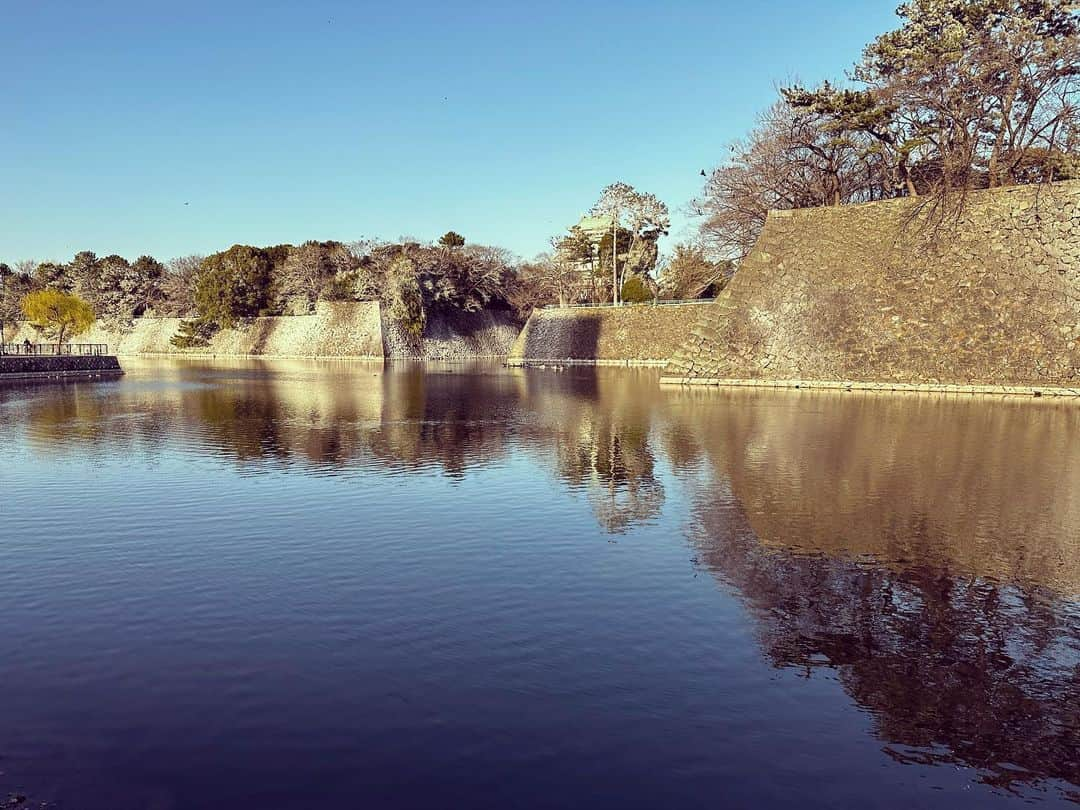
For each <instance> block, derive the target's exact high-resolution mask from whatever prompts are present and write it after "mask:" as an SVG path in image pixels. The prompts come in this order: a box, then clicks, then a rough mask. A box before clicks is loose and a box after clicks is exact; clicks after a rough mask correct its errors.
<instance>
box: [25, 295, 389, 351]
mask: <svg viewBox="0 0 1080 810" xmlns="http://www.w3.org/2000/svg"><path fill="white" fill-rule="evenodd" d="M179 328H180V319H179V318H138V319H136V320H135V322H134V323H133V324H132V325H131V326H130V327H126V328H124V329H122V330H117V329H109V328H103V327H102V325H101V324H100V323H99V324H95V326H94V328H93V329H91V330H90V332H88V333H87V334H85V335H81V336H80V337H79V338H78V340H79V342H81V343H105V344H108V346H109V350H110V351H112V352H115V353H116V354H119V355H136V354H200V355H228V356H265V357H359V358H378V359H381V358H382V356H383V348H382V323H381V320H380V317H379V304H378V302H375V301H372V302H362V303H345V302H341V303H331V302H320V303H319V305H318V307H317V309H316V312H315V314H314V315H287V316H279V317H265V318H254V319H252V320H251V321H249V322H247V323H244V324H242V325H240V326H238V327H237V328H235V329H222V330H221V331H220V332H218V333H217V334H216V335H214V337H213V338H212V339H211V340H210V343H209V345H208V346H202V347H198V348H194V349H178V348H176V347H175V346H173V345H172V343H171V342H170V341H171V340H172V338H173V336H174V335H175V334H176V333H177V330H178V329H179ZM24 337H28V338H29V339H30V340H35V336H34V334H33V330H31V329H29V328H28V327H23V329H22V330H21V331H20V332H19V334H18V335H17V336H16V339H15V342H16V343H18V342H21V341H22V340H23V338H24Z"/></svg>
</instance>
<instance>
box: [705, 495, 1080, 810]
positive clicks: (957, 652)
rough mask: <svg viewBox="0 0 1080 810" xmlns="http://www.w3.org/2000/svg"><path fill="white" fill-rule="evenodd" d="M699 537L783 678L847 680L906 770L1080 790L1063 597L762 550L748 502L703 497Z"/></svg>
mask: <svg viewBox="0 0 1080 810" xmlns="http://www.w3.org/2000/svg"><path fill="white" fill-rule="evenodd" d="M699 507H700V508H699V512H698V526H697V527H696V528H695V529H694V530H692V534H691V540H692V542H693V543H694V544H695V545H696V546H697V547H698V549H699V554H700V557H699V559H700V562H701V564H703V565H704V566H706V567H707V568H708V569H709V570H710V571H712V572H713V573H714V574H715V575H716V576H717V577H718V578H719V579H721V580H723V581H725V582H727V583H729V584H731V585H732V586H733V587H734V588H736V589H737V591H738V593H739V595H740V596H741V597H742V598H743V599H744V600H745V602H746V603H747V605H748V607H749V608H750V611H751V613H752V614H753V616H754V617H755V619H756V621H757V623H758V635H759V638H760V641H761V645H762V648H763V652H764V654H765V655H766V656H767V657H768V658H769V660H771V661H772V663H773V664H774V665H775V666H778V667H794V668H798V669H800V670H805V671H806V672H810V671H812V670H814V669H817V668H821V667H828V668H831V669H834V670H835V671H836V672H837V674H838V676H839V681H840V683H841V684H842V685H843V687H844V689H845V691H847V692H848V694H849V695H850V696H851V698H852V699H853V700H854V701H855V702H856V703H857V704H858V705H859V706H860V707H862V708H863V709H865V710H867V711H869V712H870V713H871V714H872V716H873V717H874V726H875V729H874V730H875V733H876V735H877V736H878V737H879V738H880V739H881V740H882V741H883V742H884V743H885V744H886V747H885V751H886V753H888V754H889V755H890V756H892V757H893V758H894V759H897V760H898V761H901V762H903V761H909V762H915V763H959V764H963V765H967V766H970V767H973V768H976V769H977V770H978V771H979V772H980V774H981V779H982V780H983V781H986V782H988V783H990V784H993V785H997V786H999V787H1002V788H1007V789H1011V788H1015V787H1016V786H1018V785H1019V784H1021V783H1031V784H1038V783H1040V782H1043V780H1065V781H1067V782H1071V783H1073V784H1076V783H1078V782H1080V759H1077V756H1076V752H1077V751H1080V714H1078V713H1077V711H1076V707H1077V706H1078V705H1080V670H1077V668H1076V658H1077V656H1080V646H1078V644H1080V642H1078V639H1077V634H1078V633H1080V626H1078V621H1080V618H1078V616H1077V615H1076V613H1075V608H1073V609H1072V610H1070V608H1069V607H1068V605H1067V604H1066V603H1063V602H1062V601H1060V600H1057V599H1055V598H1053V597H1051V596H1047V595H1043V594H1039V593H1037V592H1033V591H1025V590H1021V589H1020V588H1017V587H1012V586H999V585H996V584H993V583H990V582H987V581H984V580H979V579H971V578H968V577H963V576H959V575H956V574H953V573H951V572H950V571H949V569H948V568H942V569H938V568H918V569H910V570H900V571H897V570H894V569H890V568H884V567H877V566H869V565H860V564H859V563H858V562H856V561H853V560H850V559H843V558H837V557H832V556H828V555H805V554H795V553H790V552H784V551H780V550H778V549H775V548H774V549H769V548H768V547H765V546H762V545H761V544H760V543H759V542H758V541H757V539H756V538H755V537H754V533H753V532H752V531H750V529H749V527H748V526H747V525H746V523H745V521H744V519H743V516H742V514H741V510H740V508H739V506H738V503H737V502H733V503H724V502H723V500H722V499H716V498H715V495H714V493H709V495H708V496H707V497H704V498H702V499H701V501H700V504H699Z"/></svg>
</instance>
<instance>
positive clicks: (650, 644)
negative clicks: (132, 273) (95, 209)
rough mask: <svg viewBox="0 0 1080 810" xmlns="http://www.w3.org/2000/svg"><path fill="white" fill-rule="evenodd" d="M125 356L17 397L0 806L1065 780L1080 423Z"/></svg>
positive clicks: (763, 395) (2, 443)
mask: <svg viewBox="0 0 1080 810" xmlns="http://www.w3.org/2000/svg"><path fill="white" fill-rule="evenodd" d="M128 370H129V373H128V375H127V376H126V377H125V378H123V379H122V380H119V381H116V382H105V383H98V384H85V383H79V384H66V385H36V386H20V387H8V388H0V458H2V459H3V463H2V466H0V486H2V487H3V494H2V495H0V498H2V500H0V506H2V507H3V521H4V525H5V535H6V536H5V539H4V542H3V544H2V545H0V571H2V572H0V609H2V610H3V611H4V614H5V615H6V616H7V617H8V621H7V623H6V625H5V627H4V629H3V633H2V634H0V642H2V643H3V644H4V646H5V648H7V649H12V650H19V655H18V656H15V657H11V656H9V657H8V658H7V659H6V660H5V661H4V662H3V663H2V664H0V678H2V679H3V682H4V683H5V684H6V686H7V688H8V693H9V701H10V703H11V705H12V706H16V705H17V706H18V707H19V708H18V709H12V711H11V718H10V722H9V729H10V730H9V731H8V732H7V733H6V735H0V754H3V755H5V756H7V757H8V758H9V763H10V764H11V767H10V769H9V774H10V775H11V778H13V779H17V780H19V781H18V785H15V784H13V785H12V787H13V789H14V788H15V787H16V786H27V787H29V788H32V789H33V790H34V792H35V795H36V794H37V793H40V794H42V798H49V797H50V796H54V797H57V798H65V797H70V796H71V795H73V792H81V791H86V790H88V789H89V788H90V786H99V787H100V786H102V785H113V786H115V788H112V789H109V790H104V789H103V792H102V793H101V795H100V796H98V795H97V794H94V798H93V799H92V800H91V801H90V802H89V803H88V804H86V805H85V806H92V807H96V806H102V807H104V806H110V807H111V806H119V807H123V806H145V802H146V801H157V802H159V803H164V804H165V806H168V802H173V803H181V804H182V803H184V802H185V801H190V799H191V797H192V796H193V795H195V794H193V793H192V792H191V791H192V790H194V789H195V788H196V787H197V788H198V789H199V790H204V791H208V792H209V793H211V794H213V795H215V796H220V797H222V799H223V800H225V801H232V802H234V803H238V802H239V803H243V802H251V801H256V800H257V801H262V802H268V803H270V804H273V805H275V806H306V804H305V803H306V802H310V800H311V799H312V798H313V797H318V798H319V799H321V800H324V801H329V802H337V803H345V804H356V803H362V802H363V801H374V802H376V803H377V802H378V801H379V797H380V796H383V795H384V794H382V793H380V791H383V790H385V791H388V792H387V793H386V794H385V795H386V796H390V795H393V796H395V797H396V799H397V800H399V801H398V802H397V803H398V804H399V805H402V804H403V805H406V806H407V805H410V804H411V805H413V806H438V805H439V803H438V802H433V801H432V797H433V796H438V797H439V798H440V799H441V800H442V801H443V802H444V803H445V802H449V803H451V804H453V803H455V802H457V803H459V804H469V805H471V806H486V804H490V806H499V803H500V802H501V803H502V806H506V805H507V804H515V803H516V804H521V805H523V806H552V805H558V804H560V802H562V803H566V802H570V801H577V800H579V799H580V797H581V796H584V795H592V794H590V793H589V791H591V790H595V789H596V786H598V785H599V786H601V787H603V786H605V785H606V786H608V790H607V792H605V793H604V794H603V795H607V796H614V795H616V794H617V795H619V797H620V798H621V799H623V800H624V802H622V804H623V805H624V806H658V805H659V804H668V805H670V804H671V803H672V802H674V803H675V804H679V803H680V801H681V802H682V803H688V802H698V801H700V800H701V799H702V797H704V796H708V797H709V798H710V799H711V800H714V801H719V802H723V801H724V800H727V802H728V803H729V804H730V805H731V806H766V807H767V806H773V805H775V806H779V805H781V804H783V803H784V801H783V799H784V797H785V796H790V795H792V794H798V795H800V796H806V797H807V798H806V799H805V804H804V805H803V806H838V805H846V806H853V805H860V806H873V805H874V802H880V803H882V806H888V805H890V804H894V802H893V800H894V799H895V801H896V802H900V803H906V804H915V805H919V806H941V807H946V806H948V807H983V806H989V805H992V804H997V803H1008V802H1010V801H1011V800H1012V799H1013V798H1017V797H1029V798H1030V797H1032V796H1038V797H1041V798H1043V799H1044V800H1045V801H1047V802H1055V801H1059V800H1066V799H1067V797H1068V795H1069V791H1070V790H1074V791H1075V790H1076V788H1075V787H1069V784H1068V783H1070V782H1071V783H1073V784H1074V785H1075V784H1076V783H1078V782H1080V762H1078V754H1077V751H1080V721H1078V718H1077V711H1076V707H1077V706H1078V705H1080V607H1078V599H1077V598H1078V596H1080V547H1078V544H1080V472H1078V467H1077V465H1076V464H1075V463H1072V462H1073V460H1075V459H1076V458H1080V408H1078V407H1076V405H1075V403H1051V402H1034V401H1030V400H986V399H949V398H942V397H918V396H900V397H896V396H879V395H857V394H828V393H808V392H801V393H800V392H755V391H683V390H676V389H660V388H659V387H658V386H657V384H656V374H655V372H652V371H641V372H637V371H631V370H614V369H599V370H593V369H582V368H577V369H570V370H568V371H565V372H561V373H556V372H549V371H548V372H545V371H509V370H504V369H501V368H498V367H493V366H477V367H474V368H469V369H466V368H463V367H454V366H448V367H443V368H435V369H432V370H429V371H427V372H425V371H424V369H423V368H421V367H419V366H402V367H391V368H390V369H389V370H387V371H386V372H384V370H383V368H382V367H381V366H372V365H367V364H362V363H317V364H316V363H305V362H302V361H297V362H285V361H282V362H274V363H272V364H266V363H262V362H257V361H250V362H247V361H241V362H233V363H229V364H225V365H218V366H214V367H207V366H205V365H204V364H201V363H199V362H196V361H160V362H158V361H134V360H133V361H129V363H128ZM43 515H47V519H43ZM706 574H708V576H705V575H706ZM195 716H199V717H207V718H211V719H206V720H205V721H204V724H203V725H201V726H200V725H199V724H194V725H192V718H193V717H195ZM185 740H187V741H190V743H191V744H190V745H185V743H184V741H185ZM57 757H60V759H59V760H57ZM73 761H74V763H75V764H72V762H73ZM48 762H60V763H61V764H59V765H56V764H51V765H50V764H47V763H48ZM168 762H173V763H175V762H180V763H183V767H184V771H185V773H186V774H187V776H186V777H185V779H182V780H177V779H176V778H174V777H173V776H170V773H171V770H170V767H169V766H168V765H167V764H166V763H168ZM358 762H360V763H361V764H359V765H358V764H357V763H358ZM65 763H66V764H65ZM223 764H227V765H228V766H229V767H230V768H232V769H233V770H234V771H238V772H240V773H243V774H247V775H246V776H241V777H236V778H229V777H226V776H223V775H220V774H221V771H222V766H223ZM350 768H351V770H350ZM245 769H247V770H245ZM268 772H269V773H270V774H271V775H269V776H268V775H267V773H268ZM463 772H467V773H470V774H481V776H478V777H476V778H477V779H480V781H481V782H482V783H483V784H484V785H485V786H486V788H485V790H486V792H485V793H483V794H482V795H483V798H482V799H478V796H480V795H481V794H478V793H477V792H476V791H475V790H474V789H472V788H470V787H469V786H468V785H466V784H464V783H463V782H462V781H461V780H460V779H459V778H456V776H455V775H458V776H460V774H461V773H463ZM155 774H156V775H155ZM215 774H218V775H215ZM256 774H258V778H256ZM484 774H486V776H484ZM259 779H262V780H263V782H262V783H260V784H255V783H256V782H258V781H259ZM406 782H407V783H409V784H411V785H413V788H409V789H406V788H404V787H402V785H403V784H404V783H406ZM631 783H632V784H635V785H637V786H638V789H637V791H636V792H635V794H634V795H633V796H631V797H629V798H628V797H627V795H626V790H625V785H626V784H631ZM313 785H314V787H313ZM395 786H396V787H395ZM613 786H622V789H621V790H620V791H616V792H611V791H612V790H614V788H613ZM3 787H4V785H3V784H0V789H2V788H3ZM395 790H396V791H397V792H396V793H395V792H394V791H395ZM50 791H51V792H52V793H50ZM432 791H434V792H432ZM522 791H524V793H523V792H522ZM523 795H526V796H529V797H531V798H530V799H529V800H527V801H523V800H522V796H523ZM1073 795H1075V794H1073ZM83 797H84V798H85V794H83ZM131 797H136V798H131ZM140 801H142V802H143V804H142V805H140V804H139V802H140ZM595 803H596V804H600V805H601V806H602V805H604V804H605V802H604V801H603V800H597V801H596V802H595ZM77 804H79V805H80V806H83V804H84V802H78V803H77ZM611 804H612V806H615V805H616V804H618V803H616V802H612V803H611Z"/></svg>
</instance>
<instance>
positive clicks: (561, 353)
mask: <svg viewBox="0 0 1080 810" xmlns="http://www.w3.org/2000/svg"><path fill="white" fill-rule="evenodd" d="M711 305H712V302H702V303H700V304H685V305H680V306H653V305H652V304H637V305H631V306H623V307H574V308H568V309H541V310H537V311H536V312H534V313H533V315H532V317H531V318H529V321H528V323H526V324H525V328H524V329H523V330H522V331H521V334H520V335H519V336H518V338H517V340H516V341H515V342H514V346H513V348H512V349H511V350H510V359H509V362H510V363H512V364H517V365H528V364H530V363H542V362H552V361H571V362H595V363H598V364H603V363H619V364H622V363H628V364H631V365H635V364H636V365H663V364H665V363H666V362H667V361H668V359H669V358H670V357H671V356H672V355H673V354H674V353H675V352H676V350H677V349H678V348H679V346H680V345H681V344H682V342H683V341H684V340H685V339H686V336H687V334H688V333H689V328H690V326H691V325H693V323H694V322H695V321H696V320H697V319H699V318H700V317H701V316H702V314H703V313H705V312H709V311H711Z"/></svg>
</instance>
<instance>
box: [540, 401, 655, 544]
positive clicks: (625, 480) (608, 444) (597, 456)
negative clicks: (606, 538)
mask: <svg viewBox="0 0 1080 810" xmlns="http://www.w3.org/2000/svg"><path fill="white" fill-rule="evenodd" d="M556 459H557V464H558V468H559V474H560V475H561V476H562V478H563V480H564V481H566V482H567V483H569V484H571V485H572V486H574V487H578V488H581V489H584V490H585V491H586V492H587V493H588V498H589V503H590V504H591V505H592V508H593V512H594V514H595V515H596V519H597V520H598V521H599V523H600V525H601V526H603V528H604V529H605V530H606V531H608V532H612V533H616V534H621V533H623V532H625V531H627V530H628V529H629V528H631V527H632V526H634V525H635V524H638V523H644V522H645V521H648V520H649V519H651V518H654V517H656V516H657V515H658V514H660V509H661V507H662V506H663V504H664V487H663V485H662V484H661V483H660V482H659V481H657V480H656V477H655V465H656V460H655V457H654V456H653V452H652V449H651V448H650V447H649V433H648V429H647V426H643V425H640V424H629V425H626V424H619V423H617V422H616V421H614V420H613V419H611V418H609V417H608V416H607V415H606V414H602V413H596V412H593V413H591V414H590V415H589V416H587V417H584V418H582V419H581V421H580V422H579V423H578V424H577V425H575V426H574V429H573V430H571V431H567V432H566V433H564V434H562V435H560V437H559V440H558V442H557V444H556Z"/></svg>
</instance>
